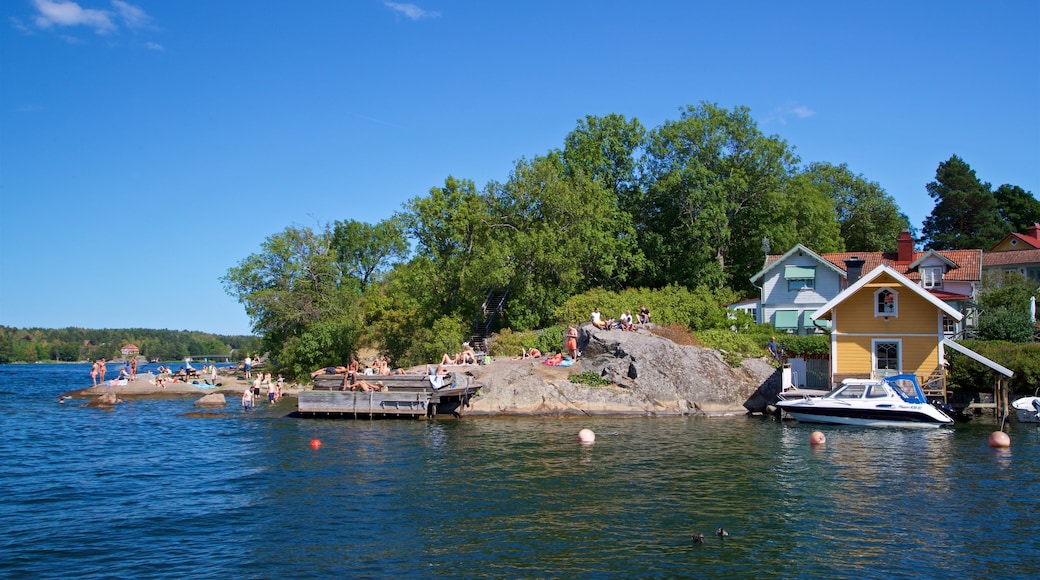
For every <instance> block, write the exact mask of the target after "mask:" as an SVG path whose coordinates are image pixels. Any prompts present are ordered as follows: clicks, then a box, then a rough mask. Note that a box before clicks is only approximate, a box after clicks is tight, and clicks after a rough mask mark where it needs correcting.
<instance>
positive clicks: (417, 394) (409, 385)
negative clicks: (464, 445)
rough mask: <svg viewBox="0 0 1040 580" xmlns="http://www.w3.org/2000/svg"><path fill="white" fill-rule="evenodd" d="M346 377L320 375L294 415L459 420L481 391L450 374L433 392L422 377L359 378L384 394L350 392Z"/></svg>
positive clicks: (302, 396)
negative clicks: (374, 385)
mask: <svg viewBox="0 0 1040 580" xmlns="http://www.w3.org/2000/svg"><path fill="white" fill-rule="evenodd" d="M345 376H346V375H319V376H317V377H315V378H314V387H313V388H312V389H311V390H305V391H300V393H299V396H298V399H297V401H298V402H297V405H298V410H297V413H296V414H297V415H298V416H304V417H338V418H350V419H375V418H388V417H430V418H432V417H437V416H439V415H440V416H452V417H461V416H462V409H463V408H464V407H466V406H467V405H468V404H469V401H470V399H471V398H472V397H473V396H474V395H475V394H476V392H477V391H478V390H479V389H480V386H481V385H478V384H475V383H473V382H472V381H471V380H470V377H469V376H467V375H463V374H461V373H452V374H450V375H448V376H447V377H445V379H444V387H443V388H440V389H434V388H433V385H432V384H431V383H430V380H429V378H428V377H426V376H425V375H389V376H362V377H361V378H362V379H363V380H365V381H367V382H369V383H372V384H376V383H377V382H380V383H382V384H383V386H384V387H386V389H385V390H383V391H371V392H363V391H352V390H349V389H348V388H345V387H344V382H345V381H344V378H345Z"/></svg>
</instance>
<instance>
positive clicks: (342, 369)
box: [311, 366, 349, 379]
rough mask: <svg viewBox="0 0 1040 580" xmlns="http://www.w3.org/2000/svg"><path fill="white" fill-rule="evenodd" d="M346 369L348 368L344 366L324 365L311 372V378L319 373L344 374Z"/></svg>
mask: <svg viewBox="0 0 1040 580" xmlns="http://www.w3.org/2000/svg"><path fill="white" fill-rule="evenodd" d="M348 370H349V369H348V368H347V367H344V366H338V367H325V368H323V369H318V370H316V371H314V372H312V373H311V378H312V379H313V378H314V377H316V376H319V375H345V374H347V371H348Z"/></svg>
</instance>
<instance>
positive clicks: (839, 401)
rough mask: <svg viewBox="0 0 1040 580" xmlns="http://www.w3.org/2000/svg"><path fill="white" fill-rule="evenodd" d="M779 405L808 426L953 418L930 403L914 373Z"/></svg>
mask: <svg viewBox="0 0 1040 580" xmlns="http://www.w3.org/2000/svg"><path fill="white" fill-rule="evenodd" d="M776 406H777V407H778V408H779V409H781V410H783V411H784V412H786V413H787V414H788V415H789V416H791V417H792V418H794V419H797V420H799V421H802V422H806V423H833V424H838V425H866V426H870V427H941V426H943V425H952V424H953V419H951V418H950V416H949V415H947V414H946V413H944V412H943V411H942V410H941V409H940V408H939V407H938V406H936V405H935V404H933V403H930V402H929V401H928V399H927V398H926V397H925V396H924V392H923V391H922V390H921V385H920V384H918V382H917V377H915V376H914V375H911V374H905V375H893V376H890V377H884V378H879V379H845V380H844V381H842V382H841V384H840V385H838V386H837V387H836V388H835V389H834V390H832V391H830V392H828V393H827V394H826V395H823V396H821V397H811V396H810V397H801V398H791V397H790V396H787V397H784V398H782V399H781V400H780V401H779V402H777V404H776Z"/></svg>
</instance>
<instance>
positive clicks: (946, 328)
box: [943, 314, 957, 334]
mask: <svg viewBox="0 0 1040 580" xmlns="http://www.w3.org/2000/svg"><path fill="white" fill-rule="evenodd" d="M956 333H957V321H956V320H954V319H952V318H950V317H949V316H946V315H945V314H944V315H943V334H956Z"/></svg>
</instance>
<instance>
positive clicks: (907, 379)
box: [885, 375, 928, 404]
mask: <svg viewBox="0 0 1040 580" xmlns="http://www.w3.org/2000/svg"><path fill="white" fill-rule="evenodd" d="M885 382H886V383H888V384H889V385H890V386H891V387H892V389H893V390H895V392H897V393H899V396H900V397H902V398H903V400H904V401H906V402H907V403H916V404H924V403H927V402H928V399H927V397H925V396H924V391H922V390H921V385H919V384H917V377H915V376H914V375H893V376H891V377H885Z"/></svg>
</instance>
